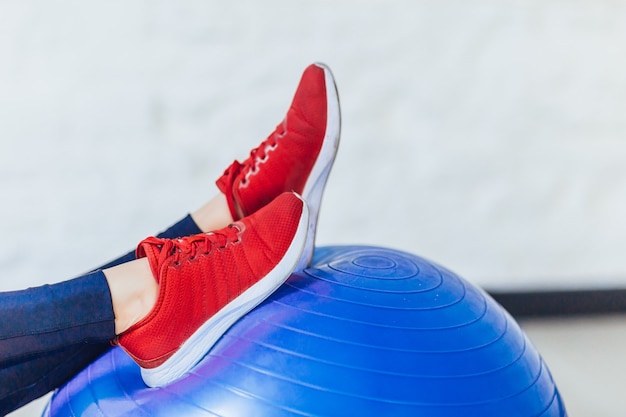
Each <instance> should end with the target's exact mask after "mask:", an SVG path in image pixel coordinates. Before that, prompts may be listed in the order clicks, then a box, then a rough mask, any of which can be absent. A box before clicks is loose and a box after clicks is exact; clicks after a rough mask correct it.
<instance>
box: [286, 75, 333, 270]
mask: <svg viewBox="0 0 626 417" xmlns="http://www.w3.org/2000/svg"><path fill="white" fill-rule="evenodd" d="M315 65H317V66H318V67H320V68H322V69H323V70H324V77H325V85H326V103H327V104H326V106H327V107H326V133H325V134H324V142H323V143H322V149H321V150H320V153H319V155H318V157H317V161H316V162H315V165H314V166H313V169H312V170H311V174H310V175H309V178H308V179H307V182H306V184H305V185H304V189H303V191H302V197H303V198H304V200H305V201H306V202H307V204H308V206H309V212H310V220H309V233H308V235H307V241H306V244H305V246H304V251H303V253H302V259H300V260H299V261H298V264H297V265H296V268H295V271H302V270H304V269H305V268H306V267H308V266H309V263H310V262H311V258H312V257H313V249H314V246H315V233H316V230H317V218H318V217H319V210H320V205H321V203H322V195H323V194H324V187H325V186H326V180H327V179H328V175H329V174H330V170H331V168H332V167H333V162H334V161H335V156H336V155H337V149H338V148H339V137H340V134H341V109H340V106H339V96H338V94H337V86H336V85H335V79H334V78H333V74H332V72H331V71H330V69H329V68H328V67H327V66H326V65H324V64H321V63H315Z"/></svg>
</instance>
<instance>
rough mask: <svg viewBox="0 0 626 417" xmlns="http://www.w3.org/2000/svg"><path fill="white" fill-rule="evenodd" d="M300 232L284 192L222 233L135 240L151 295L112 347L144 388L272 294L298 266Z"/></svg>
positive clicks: (182, 367) (298, 210)
mask: <svg viewBox="0 0 626 417" xmlns="http://www.w3.org/2000/svg"><path fill="white" fill-rule="evenodd" d="M307 231H308V209H307V206H306V204H305V203H304V201H303V200H302V199H301V198H300V197H299V196H298V195H296V194H295V193H284V194H282V195H280V196H279V197H277V198H276V199H275V200H274V201H273V202H272V203H270V204H268V205H267V206H265V207H264V208H263V209H261V210H259V211H257V212H256V213H255V214H253V215H251V216H249V217H246V218H244V219H242V220H240V221H238V222H235V223H233V224H231V225H230V226H228V227H226V228H224V229H221V230H218V231H215V232H210V233H205V234H199V235H195V236H191V237H186V238H181V239H175V240H170V239H159V238H155V237H150V238H147V239H145V240H144V241H142V242H141V243H140V244H139V246H138V248H137V257H138V258H139V257H147V258H148V261H149V262H150V267H151V269H152V273H153V274H154V276H155V279H156V280H157V282H158V283H159V296H158V299H157V302H156V304H155V306H154V308H153V309H152V311H151V312H150V313H149V314H148V315H147V316H146V317H145V318H144V319H142V320H141V321H140V322H139V323H137V324H136V325H134V326H132V327H131V328H130V329H128V330H127V331H126V332H124V333H122V334H121V335H119V336H118V338H117V340H116V342H117V343H118V344H119V345H120V346H121V347H122V348H123V349H124V350H125V351H126V352H127V353H128V354H129V355H130V356H131V357H132V358H133V359H134V360H135V362H137V363H138V364H139V366H140V367H141V374H142V377H143V379H144V381H145V382H146V384H147V385H149V386H151V387H156V386H163V385H165V384H167V383H169V382H172V381H174V380H175V379H177V378H179V377H180V376H182V375H183V374H185V373H186V372H188V371H189V370H190V369H191V368H192V367H193V366H194V365H195V364H197V363H198V362H199V361H200V359H202V357H203V356H204V355H205V354H206V352H207V351H208V350H209V349H210V348H211V347H212V346H213V345H214V344H215V342H217V340H218V339H219V338H220V337H221V336H222V334H224V332H225V331H226V330H227V329H228V328H229V327H230V326H231V325H232V324H233V323H235V322H236V321H237V320H238V319H239V318H240V317H242V316H243V315H244V314H246V313H247V312H248V311H250V310H251V309H253V308H254V307H256V306H257V305H258V304H259V303H260V302H261V301H263V300H264V299H265V298H266V297H267V296H269V295H270V294H271V293H272V292H274V290H276V289H277V288H278V287H279V286H280V285H281V284H282V283H283V282H284V281H285V280H286V279H287V277H288V276H289V275H290V274H291V272H292V271H293V269H294V267H295V266H296V264H297V263H298V261H299V259H300V257H301V255H302V251H303V247H304V244H305V241H306V235H307Z"/></svg>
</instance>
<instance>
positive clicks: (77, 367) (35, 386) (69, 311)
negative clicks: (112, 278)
mask: <svg viewBox="0 0 626 417" xmlns="http://www.w3.org/2000/svg"><path fill="white" fill-rule="evenodd" d="M200 232H201V231H200V229H199V228H198V226H197V225H196V224H195V223H194V221H193V220H192V219H191V216H186V217H185V218H183V219H182V220H181V221H179V222H177V223H176V224H174V225H173V226H171V227H170V228H168V229H167V230H165V231H164V232H162V233H160V234H159V235H158V236H159V237H164V238H176V237H181V236H188V235H193V234H197V233H200ZM133 259H135V253H134V252H129V253H128V254H126V255H124V256H122V257H120V258H118V259H116V260H114V261H112V262H109V263H108V264H106V265H103V266H101V267H100V268H98V269H97V270H95V271H93V272H90V273H87V274H85V275H82V276H80V277H78V278H74V279H71V280H69V281H64V282H60V283H57V284H52V285H44V286H41V287H36V288H29V289H26V290H21V291H10V292H4V293H0V415H2V416H4V415H6V414H8V413H10V412H11V411H14V410H16V409H18V408H19V407H21V406H23V405H25V404H27V403H29V402H31V401H33V400H35V399H37V398H39V397H41V396H42V395H45V394H47V393H48V392H50V391H52V390H54V389H56V388H58V387H60V386H61V385H63V384H64V383H65V382H67V381H68V380H70V379H71V378H72V377H73V376H74V375H76V373H78V372H79V371H81V370H82V369H83V368H84V367H85V366H87V365H89V364H90V363H91V362H93V361H94V360H95V359H96V358H97V357H98V356H100V355H102V354H103V353H104V352H106V351H107V350H108V349H110V347H111V345H110V344H109V342H110V340H111V339H113V338H114V337H115V316H114V314H113V306H112V304H111V293H110V291H109V287H108V285H107V282H106V279H105V277H104V274H103V273H102V269H106V268H109V267H112V266H115V265H119V264H121V263H124V262H127V261H130V260H133Z"/></svg>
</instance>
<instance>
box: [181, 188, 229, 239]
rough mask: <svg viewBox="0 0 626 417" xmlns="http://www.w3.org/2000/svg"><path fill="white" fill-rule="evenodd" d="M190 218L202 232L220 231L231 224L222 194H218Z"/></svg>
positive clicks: (226, 204)
mask: <svg viewBox="0 0 626 417" xmlns="http://www.w3.org/2000/svg"><path fill="white" fill-rule="evenodd" d="M191 218H192V219H193V221H194V222H196V224H197V225H198V227H199V228H200V230H202V231H203V232H210V231H211V230H218V229H222V228H224V227H226V226H228V225H229V224H231V223H232V222H233V217H232V216H231V214H230V210H229V209H228V203H227V202H226V197H225V196H224V194H218V195H216V196H215V197H213V198H212V199H211V200H210V201H209V202H208V203H206V204H205V205H203V206H202V207H200V208H199V209H198V210H196V211H194V212H193V213H191Z"/></svg>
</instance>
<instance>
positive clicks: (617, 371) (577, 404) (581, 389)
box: [11, 315, 626, 417]
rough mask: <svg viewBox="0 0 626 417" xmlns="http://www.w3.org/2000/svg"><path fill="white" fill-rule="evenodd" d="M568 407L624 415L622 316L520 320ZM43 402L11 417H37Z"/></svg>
mask: <svg viewBox="0 0 626 417" xmlns="http://www.w3.org/2000/svg"><path fill="white" fill-rule="evenodd" d="M521 324H522V327H524V329H525V330H526V332H527V334H528V335H529V337H530V338H531V339H532V341H533V342H534V343H535V345H536V346H537V348H538V349H539V351H540V352H541V353H542V355H543V357H544V359H545V360H546V362H547V363H548V365H549V367H550V370H551V371H552V374H553V376H554V378H555V379H556V382H557V385H558V386H559V389H560V390H561V394H562V395H563V398H564V400H565V403H566V405H567V409H568V413H569V415H570V417H609V416H611V417H615V416H623V415H625V414H626V413H625V411H624V410H626V407H625V405H626V396H623V388H624V386H626V383H625V379H626V358H625V356H624V355H623V354H622V352H623V350H624V346H626V315H616V316H601V317H584V318H575V319H549V320H546V319H542V320H526V321H523V322H522V323H521ZM46 400H47V399H43V400H40V401H37V402H35V403H33V404H31V405H29V406H28V407H25V408H23V409H21V410H18V411H16V412H15V413H13V414H11V417H35V416H40V415H41V411H42V409H43V407H44V405H45V402H46Z"/></svg>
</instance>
